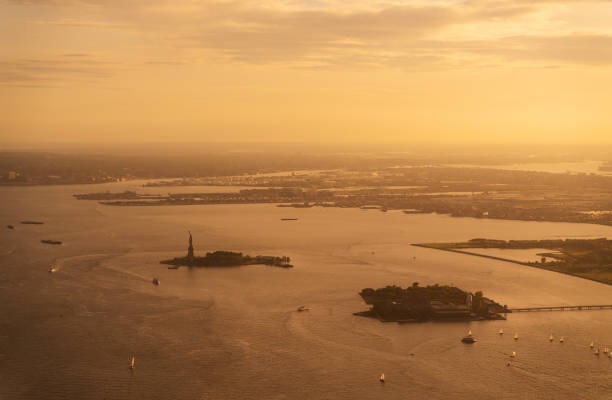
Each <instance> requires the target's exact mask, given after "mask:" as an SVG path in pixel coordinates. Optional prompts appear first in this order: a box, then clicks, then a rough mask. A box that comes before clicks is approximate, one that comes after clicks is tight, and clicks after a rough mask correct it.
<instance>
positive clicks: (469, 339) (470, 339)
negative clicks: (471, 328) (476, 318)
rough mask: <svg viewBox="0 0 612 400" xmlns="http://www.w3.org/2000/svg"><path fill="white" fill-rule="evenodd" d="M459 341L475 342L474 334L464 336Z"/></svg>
mask: <svg viewBox="0 0 612 400" xmlns="http://www.w3.org/2000/svg"><path fill="white" fill-rule="evenodd" d="M461 341H462V342H463V343H469V344H471V343H476V339H474V336H464V337H463V339H461Z"/></svg>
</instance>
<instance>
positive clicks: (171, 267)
mask: <svg viewBox="0 0 612 400" xmlns="http://www.w3.org/2000/svg"><path fill="white" fill-rule="evenodd" d="M178 268H179V266H178V265H168V269H178Z"/></svg>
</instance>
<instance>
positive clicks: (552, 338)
mask: <svg viewBox="0 0 612 400" xmlns="http://www.w3.org/2000/svg"><path fill="white" fill-rule="evenodd" d="M548 340H550V341H551V342H552V341H553V340H555V338H554V337H553V335H552V333H551V334H550V336H549V337H548Z"/></svg>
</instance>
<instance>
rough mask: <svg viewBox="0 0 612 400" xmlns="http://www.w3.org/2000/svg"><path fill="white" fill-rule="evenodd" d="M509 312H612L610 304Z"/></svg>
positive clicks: (527, 308)
mask: <svg viewBox="0 0 612 400" xmlns="http://www.w3.org/2000/svg"><path fill="white" fill-rule="evenodd" d="M509 310H510V311H512V312H529V311H583V310H612V304H604V305H589V306H552V307H523V308H510V309H509Z"/></svg>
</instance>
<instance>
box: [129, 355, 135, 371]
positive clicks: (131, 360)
mask: <svg viewBox="0 0 612 400" xmlns="http://www.w3.org/2000/svg"><path fill="white" fill-rule="evenodd" d="M135 363H136V359H135V358H134V356H132V357H130V369H134V365H135Z"/></svg>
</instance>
